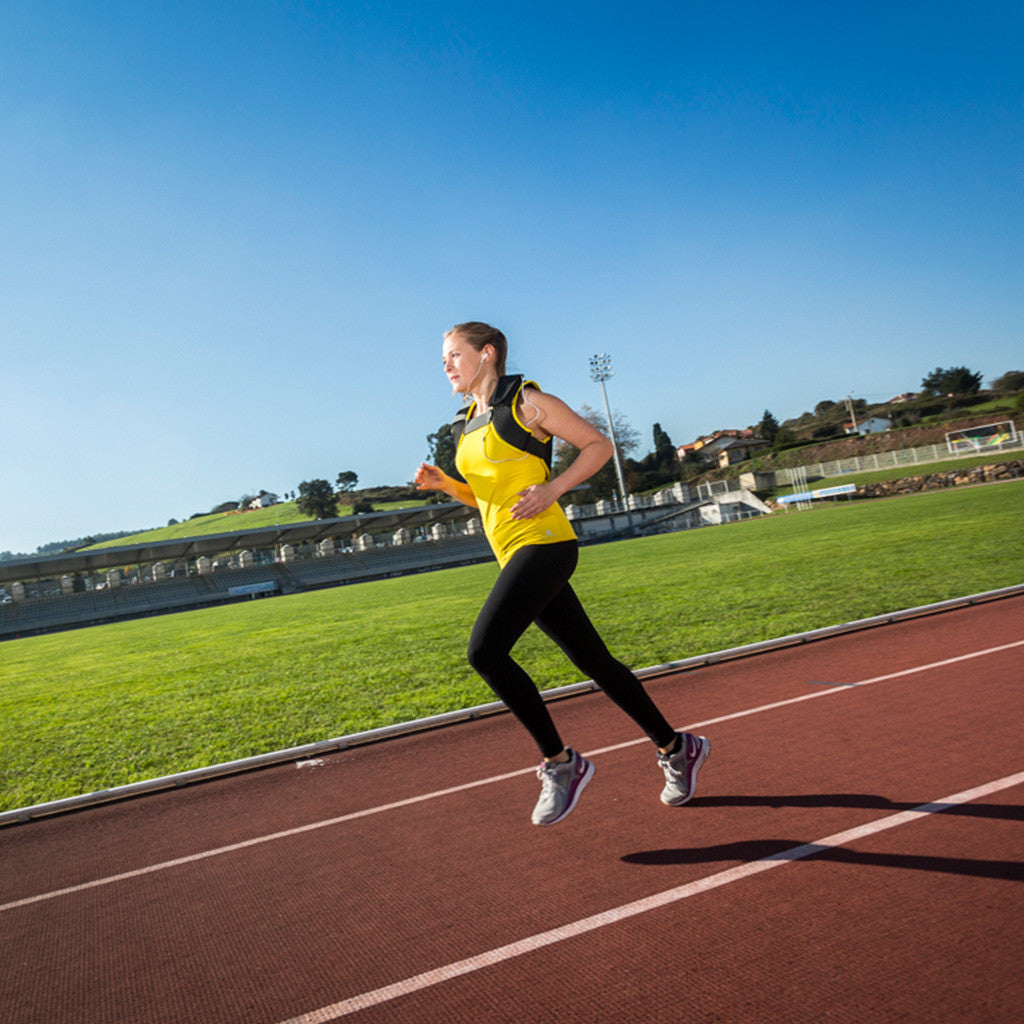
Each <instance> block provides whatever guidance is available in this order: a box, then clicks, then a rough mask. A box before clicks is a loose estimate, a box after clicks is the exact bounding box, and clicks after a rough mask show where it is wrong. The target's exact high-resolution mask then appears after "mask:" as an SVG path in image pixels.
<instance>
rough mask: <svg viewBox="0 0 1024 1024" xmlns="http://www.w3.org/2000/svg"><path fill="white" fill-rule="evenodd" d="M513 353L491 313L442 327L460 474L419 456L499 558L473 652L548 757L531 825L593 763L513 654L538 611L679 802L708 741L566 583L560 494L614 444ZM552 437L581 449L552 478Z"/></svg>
mask: <svg viewBox="0 0 1024 1024" xmlns="http://www.w3.org/2000/svg"><path fill="white" fill-rule="evenodd" d="M507 353H508V343H507V341H506V340H505V336H504V334H502V333H501V331H499V330H498V329H497V328H494V327H491V326H489V325H488V324H484V323H478V322H470V323H464V324H458V325H456V326H455V327H453V328H452V329H451V330H450V331H449V332H448V333H447V334H446V335H445V336H444V344H443V348H442V358H443V361H444V371H445V374H446V375H447V376H448V379H449V380H450V381H451V384H452V388H453V393H455V394H461V395H462V396H463V397H464V398H465V399H466V400H467V402H468V404H467V405H466V407H465V408H464V409H463V410H462V412H461V413H460V414H459V417H458V418H457V419H456V422H455V424H454V426H453V430H454V433H455V436H456V438H457V442H456V443H457V448H456V456H455V465H456V470H457V474H458V475H457V477H453V476H449V475H448V474H447V473H445V472H443V471H442V470H440V469H439V468H438V467H437V466H432V465H428V464H427V463H423V464H422V465H421V466H420V467H419V469H418V470H417V471H416V476H415V482H416V485H417V487H418V488H419V489H420V490H439V491H443V492H444V493H445V494H448V495H449V496H451V497H452V498H455V499H456V500H457V501H461V502H462V503H463V504H465V505H470V506H473V507H475V508H478V509H479V510H480V515H481V519H482V521H483V526H484V533H485V534H486V536H487V540H488V541H489V543H490V545H491V548H492V550H493V551H494V554H495V556H496V557H497V560H498V564H499V566H500V567H501V571H500V573H499V575H498V579H497V581H496V582H495V584H494V589H493V590H492V591H491V593H490V596H489V597H488V598H487V601H486V602H485V603H484V606H483V609H482V610H481V612H480V615H479V617H478V618H477V620H476V624H475V625H474V627H473V631H472V634H471V636H470V641H469V663H470V665H472V667H473V668H474V670H475V671H476V672H478V673H479V674H480V676H482V677H483V679H484V680H485V681H486V682H487V683H488V685H489V686H490V687H491V689H492V690H494V692H495V694H497V696H498V697H499V698H500V699H501V700H502V701H503V702H504V703H505V705H506V706H507V707H508V708H509V710H510V711H511V712H512V713H513V715H515V717H516V718H517V719H518V720H519V721H520V722H521V723H522V724H523V726H525V728H526V730H527V731H528V732H529V734H530V735H531V736H532V737H533V740H534V742H535V743H536V744H537V747H538V748H539V750H540V753H541V756H542V757H543V759H544V760H543V762H542V763H541V765H540V768H539V769H538V770H537V775H538V778H539V779H540V781H541V794H540V799H539V800H538V802H537V806H536V807H535V808H534V811H533V823H534V824H535V825H554V824H555V823H556V822H559V821H561V820H562V819H563V818H565V817H567V816H568V815H569V813H570V812H571V811H572V810H573V808H574V807H575V806H576V802H577V800H578V799H579V797H580V794H581V793H582V792H583V789H584V788H585V787H586V785H587V783H588V782H590V780H591V778H593V775H594V765H593V763H592V762H591V761H588V760H587V759H586V758H585V757H583V756H582V755H581V754H579V753H578V752H577V751H575V750H573V749H571V748H569V747H566V746H565V744H564V743H563V742H562V739H561V737H560V735H559V733H558V730H557V729H556V727H555V724H554V722H553V721H552V718H551V715H550V712H549V711H548V706H547V704H546V703H545V702H544V700H543V699H542V698H541V696H540V693H539V692H538V690H537V687H536V686H535V685H534V683H533V681H532V680H531V679H530V677H529V676H528V675H527V674H526V672H525V671H524V670H523V669H522V668H521V667H520V666H519V665H518V664H517V663H516V662H515V661H514V660H513V659H512V655H511V652H512V648H513V647H514V645H515V643H516V641H517V640H518V639H519V638H520V637H521V636H522V634H523V633H524V632H525V631H526V628H527V627H528V626H529V625H530V623H531V622H535V623H536V624H537V626H538V627H539V628H540V629H541V630H542V631H543V632H544V633H545V634H547V636H549V637H550V638H551V639H552V640H554V642H555V643H556V644H557V645H558V646H559V647H560V648H561V649H562V650H563V651H564V652H565V654H566V655H567V656H568V657H569V659H570V660H571V661H572V663H573V664H574V665H575V666H576V667H577V668H578V669H579V670H580V671H581V672H582V673H584V675H585V677H587V678H590V679H593V680H594V682H595V683H597V684H598V685H599V686H600V688H601V689H602V690H603V691H604V692H605V693H606V694H607V695H608V697H610V698H611V700H612V701H614V702H615V704H617V705H618V706H619V707H620V708H621V709H622V710H623V711H624V712H626V714H627V715H629V716H630V717H631V718H632V719H633V721H635V722H636V723H637V725H638V726H640V728H641V729H642V730H643V731H644V732H645V733H646V734H647V736H648V737H649V738H650V739H651V741H652V743H654V745H655V746H656V747H657V748H658V764H659V765H660V766H661V768H662V769H663V770H664V773H665V788H664V789H663V791H662V793H661V799H662V802H663V803H666V804H668V805H670V806H672V807H679V806H681V805H682V804H685V803H687V802H688V801H689V800H690V799H691V798H692V797H693V794H694V792H695V790H696V784H697V772H698V771H699V770H700V767H701V765H703V764H704V761H705V759H706V758H707V756H708V752H709V751H710V749H711V745H710V744H709V743H708V741H707V739H705V738H704V737H703V736H695V735H693V734H691V733H679V732H676V731H675V729H673V728H672V726H671V725H669V724H668V722H667V721H666V720H665V718H664V716H663V715H662V713H661V712H660V711H659V710H658V708H657V706H656V705H655V704H654V702H653V701H652V700H651V698H650V697H649V696H648V694H647V692H646V691H645V690H644V688H643V686H642V684H641V683H640V681H639V679H637V677H636V676H635V675H633V673H632V672H630V671H629V669H628V668H626V666H625V665H623V664H622V663H621V662H620V661H618V660H616V659H615V658H614V657H613V656H612V655H611V653H610V652H609V651H608V648H607V647H606V646H605V644H604V641H603V640H602V639H601V637H600V636H599V635H598V633H597V630H596V629H595V628H594V626H593V624H592V623H591V621H590V619H589V618H588V617H587V614H586V612H585V611H584V610H583V607H582V606H581V604H580V602H579V600H578V598H577V597H576V594H575V593H574V592H573V589H572V587H571V586H570V584H569V578H570V577H571V576H572V573H573V570H574V569H575V568H576V561H577V557H578V544H577V541H576V534H575V533H574V531H573V528H572V525H571V524H570V523H569V520H568V519H567V518H566V516H565V513H564V512H563V511H562V508H561V506H560V505H559V504H558V499H559V498H560V497H562V495H563V494H565V493H567V492H568V491H570V490H572V488H574V487H576V486H577V485H579V484H581V483H583V481H585V480H587V479H589V478H590V477H591V476H593V475H594V473H596V472H597V471H598V470H599V469H600V468H601V467H602V466H603V465H604V464H605V463H606V462H607V461H608V459H609V458H610V457H611V455H612V443H611V441H609V440H608V438H606V437H605V436H604V434H602V433H601V432H600V431H599V430H598V429H597V428H596V427H594V426H592V425H591V424H589V423H588V422H587V421H586V420H585V419H583V418H582V417H581V416H578V415H577V414H576V413H575V412H573V411H572V409H570V408H569V407H568V406H567V405H566V404H565V403H564V402H562V401H560V400H559V399H558V398H555V397H554V395H550V394H546V393H544V392H542V391H541V390H540V388H539V387H538V386H537V385H536V384H535V383H534V382H532V381H528V382H525V383H524V382H523V380H522V378H521V377H519V376H511V377H510V376H506V375H505V360H506V356H507ZM555 437H558V438H561V439H562V440H563V441H566V442H567V443H569V444H571V445H572V446H573V447H575V448H576V449H578V451H579V455H578V456H577V457H576V459H575V460H574V461H573V463H572V464H571V465H570V466H569V467H568V468H566V469H565V470H564V471H563V472H562V473H560V474H559V475H558V476H556V477H554V478H552V477H551V475H550V464H551V448H552V440H553V438H555Z"/></svg>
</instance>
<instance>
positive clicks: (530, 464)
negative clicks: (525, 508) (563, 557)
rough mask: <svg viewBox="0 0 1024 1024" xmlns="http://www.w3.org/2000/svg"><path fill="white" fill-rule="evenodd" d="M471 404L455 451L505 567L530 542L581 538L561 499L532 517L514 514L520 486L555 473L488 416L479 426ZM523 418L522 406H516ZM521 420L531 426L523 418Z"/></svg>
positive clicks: (544, 481) (524, 487)
mask: <svg viewBox="0 0 1024 1024" xmlns="http://www.w3.org/2000/svg"><path fill="white" fill-rule="evenodd" d="M475 408H476V406H475V405H474V406H473V408H471V409H470V410H469V414H468V416H467V422H466V430H465V432H464V433H463V435H462V438H461V439H460V440H459V447H458V450H457V451H456V453H455V467H456V469H458V471H459V472H460V473H461V474H462V476H463V478H464V479H465V481H466V483H468V484H469V486H470V488H472V491H473V496H474V497H475V498H476V501H477V506H478V507H479V509H480V517H481V519H482V520H483V526H484V533H485V534H486V536H487V540H488V542H489V543H490V545H491V550H492V551H493V552H494V555H495V557H496V558H497V559H498V564H499V565H501V566H502V567H504V566H505V565H506V564H507V562H508V560H509V559H510V558H511V557H512V556H513V555H514V554H515V553H516V552H517V551H518V550H519V549H520V548H521V547H525V546H526V545H527V544H557V543H560V542H561V541H567V540H575V539H576V534H575V532H574V531H573V528H572V524H571V523H570V522H569V520H568V519H567V518H566V516H565V513H564V512H563V511H562V508H561V506H560V505H558V504H557V503H555V504H554V505H552V506H551V508H549V509H545V511H543V512H542V513H541V514H540V515H538V516H534V517H533V518H532V519H513V518H512V514H511V510H512V506H513V505H515V503H516V502H517V501H518V500H519V492H520V491H522V490H525V489H526V488H527V487H530V486H532V485H535V484H543V483H547V481H548V479H549V478H550V474H549V472H548V467H547V465H546V463H545V462H544V460H543V459H541V458H538V456H536V455H531V454H529V453H528V452H524V451H522V450H521V449H519V448H516V447H514V446H513V445H511V444H509V443H508V442H507V441H504V440H502V439H501V438H500V437H499V436H498V432H497V431H496V430H495V429H494V425H493V423H491V422H490V420H489V419H488V420H487V421H486V422H482V423H481V425H480V426H477V427H474V425H473V413H474V411H475ZM514 412H515V415H516V419H517V420H519V416H518V411H514ZM519 422H520V426H522V427H523V428H524V429H529V428H528V427H526V424H524V423H522V421H521V420H520V421H519Z"/></svg>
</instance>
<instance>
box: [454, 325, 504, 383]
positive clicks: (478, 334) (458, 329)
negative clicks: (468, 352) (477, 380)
mask: <svg viewBox="0 0 1024 1024" xmlns="http://www.w3.org/2000/svg"><path fill="white" fill-rule="evenodd" d="M453 335H458V336H459V337H460V338H462V339H463V341H465V342H467V343H468V344H470V345H472V346H473V348H475V349H476V350H477V352H481V351H483V347H484V346H485V345H490V346H491V347H492V348H493V349H494V368H495V370H496V371H497V373H498V376H499V377H503V376H504V375H505V360H506V359H507V358H508V341H507V340H506V338H505V335H504V334H502V333H501V331H499V330H498V328H497V327H492V326H491V325H490V324H485V323H481V322H480V321H479V320H470V321H468V322H467V323H464V324H456V325H455V326H454V327H453V328H452V329H451V330H450V331H448V332H447V333H446V334H445V338H450V337H452V336H453Z"/></svg>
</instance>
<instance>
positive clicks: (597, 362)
mask: <svg viewBox="0 0 1024 1024" xmlns="http://www.w3.org/2000/svg"><path fill="white" fill-rule="evenodd" d="M614 376H615V371H614V370H613V369H612V357H611V356H610V355H608V354H607V353H604V352H602V353H601V354H600V355H597V356H591V357H590V379H591V380H592V381H595V382H596V383H598V384H600V385H601V395H602V396H603V397H604V414H605V416H606V417H607V418H608V434H609V436H610V437H611V439H612V458H613V459H614V460H615V475H616V477H617V478H618V481H619V497H620V498H621V499H622V501H625V500H626V483H625V480H624V479H623V477H622V462H621V461H620V459H619V446H618V443H617V442H616V440H615V425H614V424H613V423H612V411H611V409H610V408H609V406H608V389H607V388H606V387H605V386H604V385H605V381H607V380H610V379H611V378H612V377H614Z"/></svg>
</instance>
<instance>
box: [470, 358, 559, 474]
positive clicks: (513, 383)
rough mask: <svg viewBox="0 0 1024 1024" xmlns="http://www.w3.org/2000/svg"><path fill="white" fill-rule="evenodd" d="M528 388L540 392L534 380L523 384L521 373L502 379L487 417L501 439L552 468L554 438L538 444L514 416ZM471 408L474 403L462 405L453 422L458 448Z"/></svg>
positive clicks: (496, 388)
mask: <svg viewBox="0 0 1024 1024" xmlns="http://www.w3.org/2000/svg"><path fill="white" fill-rule="evenodd" d="M528 386H529V387H532V388H536V389H537V390H538V391H539V390H540V388H539V387H538V386H537V383H536V382H535V381H532V380H530V381H524V380H523V375H522V374H521V373H514V374H509V375H507V376H505V377H499V378H498V383H497V385H496V386H495V388H494V392H493V394H492V395H491V408H490V410H489V411H488V412H486V413H484V417H487V418H488V419H489V420H490V422H492V423H493V424H494V429H495V430H496V431H497V433H498V437H500V438H501V439H502V440H503V441H506V442H507V443H508V444H510V445H512V447H513V448H518V449H519V450H520V451H523V452H528V453H529V454H530V455H535V456H537V458H539V459H543V460H544V464H545V465H546V466H547V467H548V469H550V468H551V450H552V447H553V443H552V439H551V438H550V437H549V438H548V439H547V440H546V441H538V440H537V438H535V437H534V436H533V434H531V433H530V432H529V431H528V430H526V429H525V428H524V427H523V426H522V425H521V424H520V423H519V421H518V420H517V419H516V417H515V411H514V410H515V406H516V402H517V401H518V400H519V396H520V394H521V393H522V390H523V388H524V387H528ZM471 409H472V403H471V404H469V405H466V406H463V407H462V408H461V409H460V410H459V411H458V413H456V415H455V419H453V420H452V439H453V440H454V442H455V447H456V448H458V447H459V441H461V440H462V435H463V434H464V433H465V431H466V425H467V423H466V421H467V419H468V417H469V412H470V410H471ZM478 418H481V417H475V416H474V417H473V419H474V421H475V420H476V419H478Z"/></svg>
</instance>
